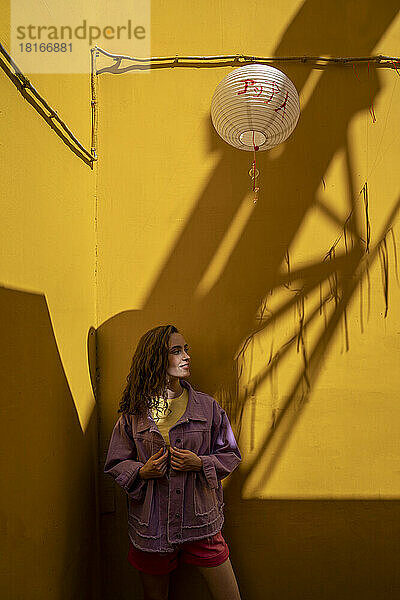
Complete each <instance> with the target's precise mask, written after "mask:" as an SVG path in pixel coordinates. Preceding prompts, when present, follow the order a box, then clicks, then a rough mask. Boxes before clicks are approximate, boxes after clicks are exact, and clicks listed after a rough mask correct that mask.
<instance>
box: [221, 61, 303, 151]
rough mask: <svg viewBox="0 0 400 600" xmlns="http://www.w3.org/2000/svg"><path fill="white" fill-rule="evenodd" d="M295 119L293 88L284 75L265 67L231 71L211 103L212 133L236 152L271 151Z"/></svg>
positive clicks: (297, 109)
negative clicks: (256, 149) (215, 133)
mask: <svg viewBox="0 0 400 600" xmlns="http://www.w3.org/2000/svg"><path fill="white" fill-rule="evenodd" d="M299 116H300V102H299V95H298V93H297V90H296V88H295V86H294V85H293V83H292V82H291V80H290V79H289V77H287V76H286V75H285V73H282V71H279V69H275V68H274V67H270V66H268V65H260V64H252V65H245V66H243V67H239V68H238V69H235V70H234V71H231V73H229V74H228V75H227V76H226V77H225V78H224V79H222V81H220V83H219V84H218V86H217V88H216V90H215V92H214V95H213V98H212V101H211V119H212V122H213V125H214V127H215V129H216V130H217V132H218V133H219V135H220V136H221V137H222V139H223V140H225V141H226V142H228V144H231V146H235V148H239V149H240V150H248V151H253V150H254V146H258V149H259V150H270V149H271V148H274V146H277V145H278V144H280V143H281V142H283V141H284V140H286V139H287V138H288V137H289V135H290V134H291V133H292V131H293V129H294V128H295V127H296V124H297V121H298V119H299Z"/></svg>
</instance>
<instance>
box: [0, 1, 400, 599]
mask: <svg viewBox="0 0 400 600" xmlns="http://www.w3.org/2000/svg"><path fill="white" fill-rule="evenodd" d="M84 6H85V5H84V3H83V4H82V7H83V8H82V11H83V12H84ZM1 7H2V14H3V19H2V23H1V26H0V41H1V43H2V44H3V45H4V47H5V48H6V49H8V44H9V14H10V6H9V3H8V2H5V1H4V0H3V1H2V3H1ZM150 34H151V55H152V56H170V55H176V54H178V55H180V56H184V55H190V56H197V55H199V56H204V55H225V54H251V55H255V56H280V57H282V56H303V55H306V56H336V57H340V56H341V57H345V56H347V57H349V56H352V57H360V56H374V55H377V54H383V55H388V56H399V55H400V21H399V17H398V5H397V3H396V2H392V1H388V2H385V3H381V4H380V5H379V7H377V5H376V3H375V2H372V1H370V0H368V1H364V2H361V1H355V0H354V1H353V0H350V1H344V0H340V1H339V2H335V3H329V2H327V1H325V0H324V1H322V2H321V0H318V2H317V1H316V0H305V1H304V2H299V1H297V0H283V1H282V2H279V3H277V2H270V1H266V2H261V1H260V0H258V1H254V0H249V1H247V2H239V1H238V0H234V1H231V2H228V1H225V0H219V1H218V2H212V1H210V0H203V1H202V2H182V1H179V0H171V1H170V2H168V3H165V2H161V1H160V0H155V1H153V2H152V3H151V31H150ZM99 45H100V46H101V47H103V48H104V49H105V50H107V46H106V43H102V44H100V43H99ZM120 51H121V54H125V53H127V54H129V48H127V47H124V45H123V43H121V49H120ZM110 64H111V62H110ZM274 66H276V67H277V68H280V69H281V70H283V71H285V73H286V74H287V75H288V76H289V77H290V79H291V80H292V81H293V83H294V84H295V86H296V88H297V90H298V92H299V95H300V103H301V116H300V119H299V122H298V125H297V127H296V129H295V131H294V133H293V134H292V136H291V137H290V138H289V139H288V140H287V141H286V142H285V143H284V144H282V145H281V146H279V147H277V148H276V149H274V150H272V151H270V152H260V153H258V155H257V168H258V169H259V171H260V176H259V180H258V185H259V187H260V193H259V199H258V202H257V204H256V205H255V204H253V202H252V197H251V193H250V191H251V180H250V177H249V175H248V171H249V169H250V167H251V160H252V154H251V153H249V152H241V151H239V150H237V149H235V148H232V147H230V146H228V145H227V144H225V143H224V142H223V141H222V140H221V139H220V138H219V137H218V135H217V133H216V132H215V130H214V128H213V126H212V123H211V119H210V102H211V98H212V94H213V92H214V89H215V87H216V85H217V84H218V83H219V81H220V80H221V79H222V78H223V77H224V76H225V75H226V74H227V73H228V72H229V71H230V70H231V69H232V68H233V67H232V65H229V66H213V67H210V66H208V67H207V68H198V67H195V66H191V67H190V66H187V67H174V68H171V67H168V68H157V69H151V71H149V72H146V73H143V72H138V71H137V70H134V69H133V70H129V71H127V72H124V73H118V74H115V73H114V74H112V73H102V74H100V75H99V76H98V78H97V93H98V108H99V111H98V130H97V142H98V146H97V152H98V157H99V158H98V161H97V162H96V164H95V166H94V168H93V169H90V168H88V166H87V165H85V164H84V162H83V161H81V160H80V159H79V158H78V157H77V156H76V155H75V154H74V153H73V152H71V151H70V149H69V148H68V147H67V146H66V145H65V144H63V142H62V141H61V140H60V138H59V137H57V136H56V135H55V134H54V132H53V131H52V130H51V128H50V127H49V126H48V125H47V124H46V123H45V122H44V120H43V119H42V118H41V117H40V116H39V115H38V113H37V112H35V111H34V110H33V109H32V107H31V106H30V105H29V104H28V103H27V102H26V101H25V100H24V99H23V98H22V97H21V95H20V94H19V93H18V91H17V89H16V88H15V86H14V85H13V84H12V82H11V81H10V79H9V78H8V77H7V76H6V74H5V73H4V71H2V72H1V75H0V89H1V106H0V153H1V170H0V182H1V195H0V200H1V203H2V223H1V244H2V250H1V288H0V297H1V299H2V311H1V315H2V317H1V321H2V329H3V332H4V333H3V344H2V361H1V364H2V372H3V374H4V377H3V381H4V383H3V386H2V401H1V407H2V419H1V425H0V427H1V435H0V439H1V443H2V451H1V453H0V456H1V458H0V465H1V472H2V474H3V490H4V491H3V494H2V495H1V499H0V514H1V527H2V536H1V538H2V546H3V548H2V550H3V552H2V556H4V557H6V560H3V566H2V569H1V571H2V573H1V580H0V595H1V597H2V598H5V599H10V600H14V599H15V600H16V599H18V600H19V599H20V598H23V599H25V598H26V599H29V600H36V599H39V598H40V599H41V600H43V598H46V599H49V600H50V599H51V600H55V599H61V598H62V599H63V600H70V599H71V600H72V599H74V600H75V599H76V598H80V599H90V600H92V599H100V598H101V599H102V600H103V599H104V600H111V599H113V600H115V598H118V599H120V600H128V598H129V600H132V599H138V600H140V599H141V598H142V591H141V587H140V581H139V577H138V575H137V573H136V572H135V571H134V570H133V569H132V567H131V566H130V565H129V563H128V561H127V552H128V537H127V527H126V501H125V497H124V495H123V492H122V491H121V490H119V489H116V487H115V485H114V484H113V482H111V481H107V480H106V479H105V476H104V475H103V474H102V464H103V460H104V458H105V451H106V449H107V445H108V441H109V436H110V433H111V429H112V426H113V424H114V422H115V420H116V419H117V408H118V403H119V399H120V396H121V392H122V389H123V387H124V384H125V378H126V375H127V373H128V371H129V366H130V361H131V357H132V353H133V350H134V348H135V345H136V343H137V341H138V340H139V338H140V336H141V335H142V334H143V333H144V332H145V331H146V330H147V329H149V328H150V327H154V326H156V325H159V324H167V323H173V324H175V325H176V326H177V327H178V328H179V329H180V331H182V333H183V334H184V335H185V337H186V340H187V342H188V343H189V344H190V346H191V349H192V355H191V356H192V366H193V369H192V376H191V380H190V381H191V384H192V385H193V387H195V388H196V389H200V390H203V391H206V392H207V393H210V394H212V395H214V396H215V397H216V398H217V400H218V401H219V402H220V403H221V404H222V405H223V406H224V407H226V409H227V410H228V412H229V415H230V418H231V422H232V425H233V427H234V430H235V434H236V438H237V441H238V443H239V446H240V449H241V452H242V456H243V461H242V463H241V465H240V467H239V468H238V469H237V470H236V471H235V472H234V473H233V474H232V476H231V477H229V478H228V479H227V480H226V481H224V494H225V501H226V506H225V524H224V528H223V534H224V537H225V539H226V540H227V542H228V545H229V547H230V552H231V554H230V557H231V561H232V564H233V567H234V570H235V573H236V575H237V579H238V583H239V587H240V590H241V593H242V597H243V599H246V600H258V599H260V600H261V599H264V598H270V599H271V600H274V599H278V598H279V599H281V598H285V599H286V600H295V599H296V600H297V599H298V598H303V597H304V598H305V597H307V598H315V599H318V600H333V599H335V600H336V599H337V598H338V597H340V598H341V599H342V600H350V598H351V599H352V600H353V599H354V598H357V599H358V598H360V599H362V600H369V599H371V600H372V598H374V599H375V598H377V597H379V598H382V599H385V600H386V599H387V600H392V599H394V598H395V597H397V595H398V592H399V583H400V582H399V575H398V569H397V563H398V555H399V550H400V548H399V539H400V537H399V533H400V531H399V523H400V518H399V517H400V514H399V513H400V506H399V494H400V469H399V468H398V464H399V447H398V439H399V433H400V431H399V423H400V419H399V417H400V408H399V402H398V396H399V388H400V369H399V356H400V316H399V311H398V306H399V302H400V292H399V285H398V281H397V277H396V268H395V267H396V263H397V254H396V240H397V239H399V226H398V225H399V219H398V204H399V177H398V162H399V157H400V139H399V135H398V131H399V127H400V115H399V108H398V107H399V101H400V82H399V73H400V70H399V72H397V71H396V69H395V68H389V67H387V68H377V67H376V65H375V64H373V63H371V64H370V66H369V68H368V66H367V64H363V65H361V64H359V63H358V64H357V65H356V67H353V66H352V65H348V66H344V65H342V64H337V65H327V66H316V65H315V64H313V63H311V62H305V63H300V62H293V63H289V62H286V63H284V62H281V63H274ZM31 80H32V83H33V84H34V85H35V87H36V89H38V91H40V93H41V94H42V95H43V96H44V97H45V98H46V100H47V101H48V102H49V104H50V105H52V106H53V107H55V109H56V110H57V111H58V113H59V114H60V115H61V116H62V118H63V119H64V120H65V121H66V123H67V124H68V125H69V126H70V127H71V129H72V131H73V132H74V134H75V135H76V136H77V138H78V139H79V140H80V141H81V142H82V143H83V144H84V145H85V146H86V147H87V148H89V147H90V133H91V132H90V77H89V75H85V74H71V75H60V74H47V75H43V74H36V75H35V74H32V76H31ZM371 106H373V109H374V114H375V116H376V120H375V122H374V119H373V116H372V114H371V112H372V111H371V110H370V109H371ZM366 192H368V219H369V226H370V238H369V247H368V250H369V251H368V252H367V251H366V241H367V221H366V207H365V200H366ZM350 214H351V215H352V217H351V218H349V219H348V217H349V215H350ZM333 246H334V249H335V255H334V254H333V252H332V251H331V248H332V247H333ZM288 263H289V266H290V270H289V269H288ZM386 263H387V266H388V268H386V269H385V264H386ZM386 275H387V280H386V279H385V277H386ZM385 286H387V289H388V298H387V305H386V303H385V294H384V289H385ZM336 292H337V294H336V295H335V293H336ZM251 334H253V335H251ZM249 336H251V337H249ZM96 373H97V389H95V380H96ZM188 586H190V588H189V589H190V593H191V596H192V597H193V598H194V600H209V599H210V594H209V592H208V590H207V589H206V586H205V584H204V583H203V581H202V579H201V577H200V575H199V574H198V573H197V572H196V570H195V569H192V568H191V567H189V566H187V567H184V568H183V567H182V568H180V569H178V571H176V572H174V574H173V576H172V579H171V597H174V598H177V599H180V598H186V597H187V590H188Z"/></svg>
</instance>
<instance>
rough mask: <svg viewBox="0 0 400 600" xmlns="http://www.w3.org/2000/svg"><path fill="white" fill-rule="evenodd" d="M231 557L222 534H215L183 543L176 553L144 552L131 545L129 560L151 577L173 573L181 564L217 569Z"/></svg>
mask: <svg viewBox="0 0 400 600" xmlns="http://www.w3.org/2000/svg"><path fill="white" fill-rule="evenodd" d="M228 556H229V548H228V544H227V543H226V541H225V540H224V538H223V537H222V533H221V532H220V531H218V533H216V534H214V535H213V536H211V537H209V538H205V539H203V540H195V541H192V542H183V543H182V544H179V545H178V547H177V548H176V549H175V550H174V552H144V551H143V550H139V549H138V548H135V547H134V546H133V545H132V542H130V544H129V553H128V560H129V562H130V563H131V565H132V566H134V567H135V568H136V569H138V570H139V571H143V573H148V574H150V575H166V574H167V573H171V571H173V570H174V569H176V567H177V566H178V561H179V559H180V560H181V562H184V563H188V564H190V565H196V566H198V567H217V566H218V565H221V564H222V563H223V562H225V561H226V560H227V558H228Z"/></svg>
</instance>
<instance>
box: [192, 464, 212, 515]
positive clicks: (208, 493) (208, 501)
mask: <svg viewBox="0 0 400 600" xmlns="http://www.w3.org/2000/svg"><path fill="white" fill-rule="evenodd" d="M194 475H195V477H194V485H193V507H194V514H195V515H196V516H197V517H205V516H211V515H212V514H213V513H216V512H217V510H218V500H217V496H216V493H215V489H213V488H210V486H209V485H208V484H207V482H206V480H205V477H204V475H203V474H202V473H201V472H200V471H199V472H197V471H195V472H194Z"/></svg>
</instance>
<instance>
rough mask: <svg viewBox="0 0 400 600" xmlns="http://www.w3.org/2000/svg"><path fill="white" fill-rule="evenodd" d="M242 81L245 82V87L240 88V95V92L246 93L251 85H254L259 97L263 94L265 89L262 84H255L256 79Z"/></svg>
mask: <svg viewBox="0 0 400 600" xmlns="http://www.w3.org/2000/svg"><path fill="white" fill-rule="evenodd" d="M242 83H244V89H243V90H240V91H239V92H238V96H239V95H240V94H245V93H246V92H247V90H248V88H249V87H250V86H252V87H253V89H254V91H255V92H256V97H258V96H260V95H261V94H262V91H263V88H262V85H260V86H258V85H255V83H254V79H242ZM251 91H253V90H251Z"/></svg>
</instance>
